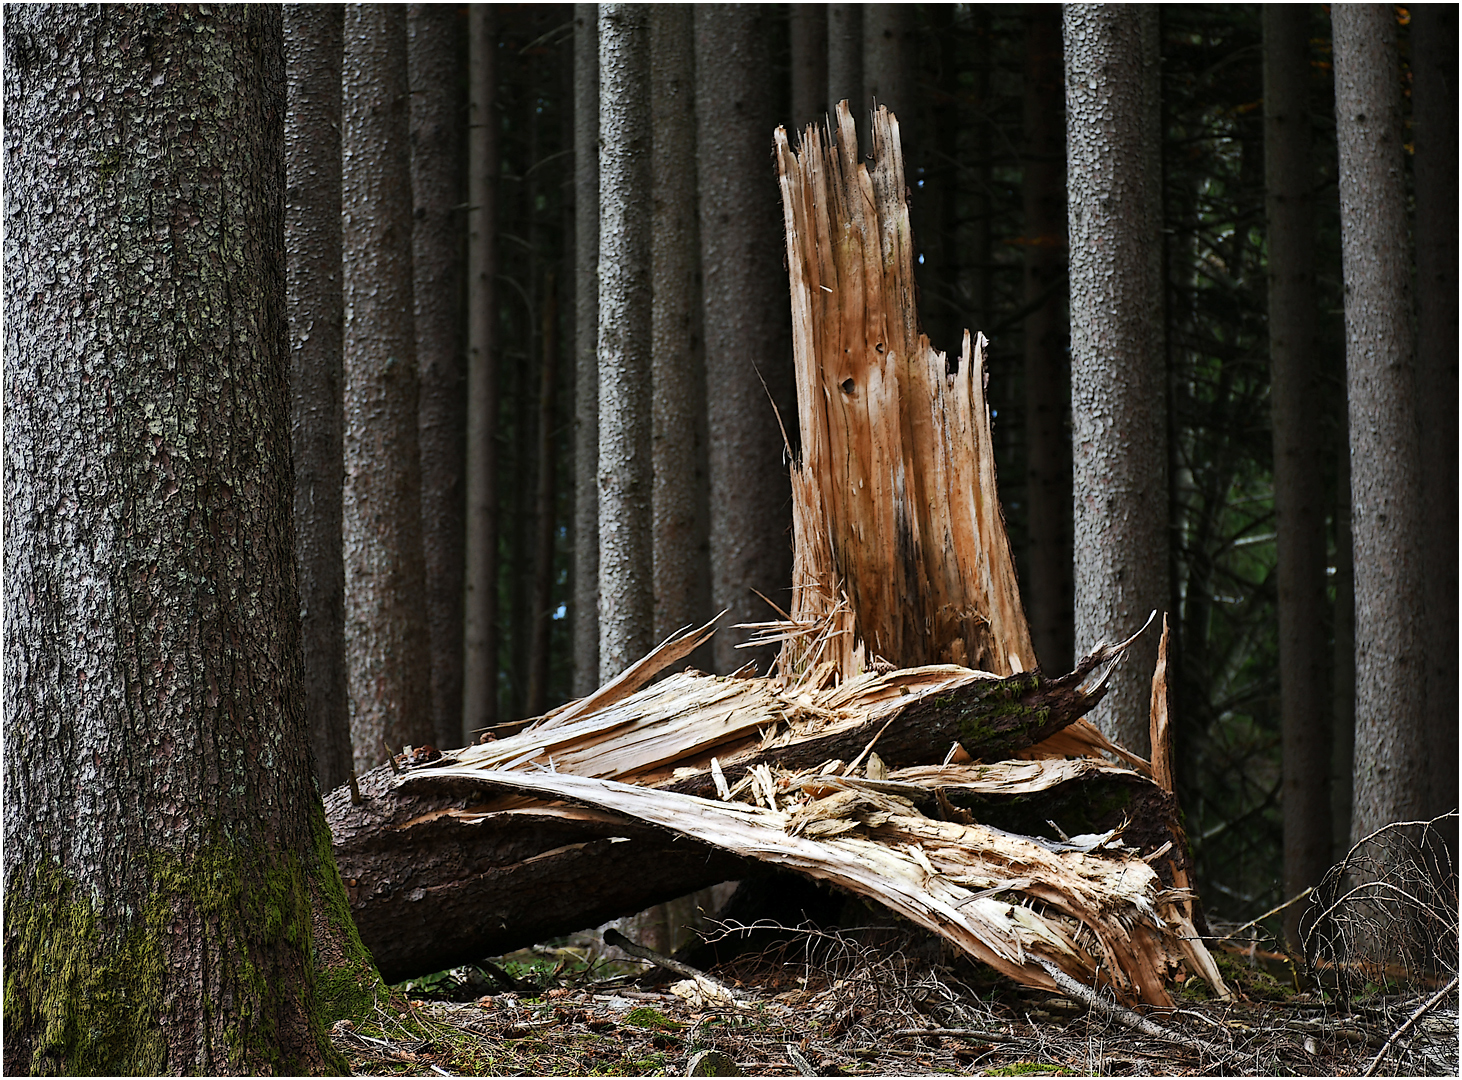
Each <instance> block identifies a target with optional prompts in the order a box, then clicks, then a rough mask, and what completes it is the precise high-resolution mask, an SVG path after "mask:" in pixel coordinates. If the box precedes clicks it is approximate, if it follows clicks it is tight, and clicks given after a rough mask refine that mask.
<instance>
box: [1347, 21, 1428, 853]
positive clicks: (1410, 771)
mask: <svg viewBox="0 0 1462 1080" xmlns="http://www.w3.org/2000/svg"><path fill="white" fill-rule="evenodd" d="M1331 20H1332V24H1333V27H1334V43H1335V122H1336V140H1337V143H1338V146H1339V152H1340V222H1341V231H1340V240H1341V255H1342V259H1343V262H1344V271H1345V337H1346V350H1345V367H1346V387H1347V390H1348V392H1349V398H1350V468H1351V472H1350V500H1351V529H1352V530H1353V533H1354V550H1355V622H1356V635H1355V637H1356V658H1355V664H1356V702H1355V792H1354V800H1355V806H1354V813H1353V814H1352V817H1351V836H1352V838H1353V839H1356V840H1358V839H1360V838H1361V837H1363V836H1366V835H1367V834H1369V833H1371V832H1373V831H1374V830H1375V829H1377V828H1379V827H1380V826H1381V825H1384V824H1386V823H1387V822H1391V821H1404V820H1408V819H1411V818H1415V817H1417V816H1418V815H1420V814H1421V813H1423V812H1424V809H1425V803H1424V800H1423V797H1422V790H1423V785H1422V784H1421V783H1419V782H1418V778H1420V777H1424V776H1425V775H1426V771H1427V754H1428V753H1431V752H1437V751H1438V750H1439V749H1440V748H1438V747H1431V748H1428V747H1427V746H1426V745H1425V743H1424V741H1423V734H1424V720H1423V718H1424V715H1425V710H1426V666H1425V655H1424V649H1423V645H1422V634H1423V632H1424V630H1425V611H1426V601H1425V593H1424V591H1423V589H1424V584H1423V581H1424V579H1423V577H1422V573H1423V566H1422V555H1423V550H1422V543H1421V534H1422V514H1421V453H1420V446H1419V444H1418V441H1417V418H1416V368H1415V357H1416V338H1415V333H1414V330H1413V328H1412V323H1411V282H1410V266H1409V262H1410V260H1409V251H1408V245H1407V237H1406V190H1405V178H1404V175H1403V169H1404V161H1405V158H1404V150H1403V149H1402V145H1401V144H1402V139H1403V129H1402V119H1401V80H1400V70H1399V66H1398V59H1397V51H1396V20H1395V17H1394V14H1393V12H1392V10H1391V8H1390V7H1388V6H1385V5H1381V4H1356V5H1338V6H1336V7H1335V8H1333V9H1332V11H1331Z"/></svg>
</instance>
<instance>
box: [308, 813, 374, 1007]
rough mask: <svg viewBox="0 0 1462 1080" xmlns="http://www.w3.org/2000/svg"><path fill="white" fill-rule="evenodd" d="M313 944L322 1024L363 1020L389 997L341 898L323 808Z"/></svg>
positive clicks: (317, 827)
mask: <svg viewBox="0 0 1462 1080" xmlns="http://www.w3.org/2000/svg"><path fill="white" fill-rule="evenodd" d="M313 829H314V841H315V851H314V855H315V860H314V865H315V876H314V879H313V880H312V882H311V885H312V886H313V889H312V892H313V895H314V898H315V901H316V902H315V906H314V918H315V923H314V931H315V933H314V938H315V941H314V944H315V949H314V951H313V954H312V957H311V958H312V961H313V964H314V968H315V996H316V1001H317V1003H318V1013H319V1016H320V1019H321V1022H322V1023H323V1024H324V1025H326V1026H328V1025H330V1024H333V1023H335V1022H336V1021H337V1020H350V1021H352V1022H354V1023H357V1024H359V1023H361V1022H362V1021H363V1020H365V1019H366V1018H367V1017H369V1016H370V1015H371V1014H372V1013H373V1012H374V1010H375V1006H376V1002H377V1001H380V1000H384V999H385V998H386V997H387V996H388V991H387V990H386V985H385V983H384V982H382V981H381V975H380V972H378V971H377V970H376V962H375V960H374V959H372V957H371V954H370V952H369V951H368V950H367V949H366V947H365V945H363V944H362V943H361V940H360V933H359V932H358V931H357V930H356V928H355V919H354V918H352V916H351V914H350V901H349V900H348V899H347V898H346V896H345V883H344V882H343V881H341V880H340V872H339V870H338V869H337V868H336V866H335V851H334V848H333V847H332V840H331V837H330V826H329V825H328V824H326V822H325V812H324V808H323V807H319V808H318V809H317V810H316V812H315V822H314V827H313Z"/></svg>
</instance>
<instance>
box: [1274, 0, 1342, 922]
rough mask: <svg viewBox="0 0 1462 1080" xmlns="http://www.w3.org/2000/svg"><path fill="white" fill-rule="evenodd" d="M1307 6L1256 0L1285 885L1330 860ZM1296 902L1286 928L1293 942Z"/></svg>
mask: <svg viewBox="0 0 1462 1080" xmlns="http://www.w3.org/2000/svg"><path fill="white" fill-rule="evenodd" d="M1309 20H1310V13H1309V10H1308V9H1307V8H1305V7H1303V6H1286V5H1281V4H1266V5H1265V6H1264V165H1265V190H1266V200H1265V201H1266V218H1267V226H1268V241H1269V361H1270V373H1271V374H1270V413H1269V415H1270V424H1271V427H1272V428H1273V433H1274V510H1275V519H1276V532H1277V534H1278V536H1277V540H1276V547H1277V549H1278V554H1279V563H1278V568H1277V573H1278V577H1279V664H1280V678H1279V687H1280V710H1281V720H1280V723H1281V730H1282V739H1283V753H1282V755H1281V756H1282V760H1283V770H1284V789H1283V799H1282V800H1281V805H1282V807H1283V811H1284V895H1285V897H1286V898H1287V897H1291V896H1295V895H1297V894H1298V893H1300V892H1302V891H1303V890H1304V889H1306V888H1308V887H1309V886H1311V885H1318V884H1319V882H1320V878H1321V877H1323V876H1324V873H1325V871H1326V870H1327V869H1329V867H1330V862H1331V860H1330V790H1329V784H1328V780H1329V770H1328V769H1322V768H1319V767H1317V766H1318V765H1319V763H1321V762H1328V761H1329V760H1330V730H1329V726H1328V725H1329V717H1328V709H1327V701H1326V698H1327V694H1326V692H1325V688H1326V679H1327V676H1328V674H1329V673H1328V663H1327V657H1326V656H1325V646H1326V641H1325V507H1324V492H1325V485H1324V475H1323V473H1322V471H1321V468H1320V455H1321V438H1320V414H1319V410H1318V409H1316V408H1315V402H1316V400H1317V399H1318V398H1319V397H1320V395H1321V392H1322V390H1323V387H1322V386H1321V384H1320V371H1319V361H1318V352H1317V349H1316V342H1315V324H1314V312H1315V284H1314V259H1313V254H1312V253H1313V250H1314V245H1315V236H1314V226H1313V223H1312V210H1311V198H1310V191H1311V189H1312V188H1313V187H1314V186H1315V180H1314V167H1313V163H1312V162H1311V160H1310V142H1311V139H1310V118H1309V83H1310V65H1309V32H1308V30H1309ZM1302 910H1303V909H1302V908H1301V907H1300V905H1295V906H1294V907H1293V908H1291V909H1290V911H1289V912H1287V913H1286V921H1285V930H1286V933H1287V934H1288V936H1289V939H1290V941H1291V943H1292V944H1297V943H1298V941H1299V917H1300V914H1301V912H1302Z"/></svg>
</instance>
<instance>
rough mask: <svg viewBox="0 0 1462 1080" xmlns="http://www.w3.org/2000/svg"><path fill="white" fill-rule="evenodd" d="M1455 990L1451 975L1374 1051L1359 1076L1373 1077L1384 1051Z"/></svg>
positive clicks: (1454, 977)
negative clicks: (1444, 984)
mask: <svg viewBox="0 0 1462 1080" xmlns="http://www.w3.org/2000/svg"><path fill="white" fill-rule="evenodd" d="M1455 989H1457V976H1455V975H1453V976H1452V981H1451V982H1449V983H1448V984H1447V985H1446V986H1444V987H1442V988H1441V989H1440V990H1438V991H1437V992H1436V993H1435V994H1433V995H1432V996H1431V997H1429V998H1427V999H1426V1000H1425V1001H1423V1002H1422V1003H1421V1005H1419V1006H1418V1007H1417V1010H1416V1011H1415V1012H1414V1013H1412V1014H1411V1015H1410V1016H1409V1017H1407V1018H1406V1023H1404V1024H1402V1025H1401V1026H1400V1027H1399V1028H1397V1029H1396V1030H1395V1031H1393V1032H1392V1033H1391V1037H1390V1038H1389V1039H1387V1040H1386V1041H1385V1043H1384V1044H1383V1045H1382V1046H1381V1049H1380V1050H1378V1051H1376V1056H1375V1057H1373V1058H1371V1063H1370V1064H1369V1065H1367V1066H1366V1071H1365V1072H1363V1073H1361V1075H1362V1076H1374V1075H1375V1072H1376V1068H1377V1066H1379V1065H1380V1064H1381V1059H1382V1058H1383V1057H1385V1056H1386V1051H1387V1050H1390V1049H1391V1047H1392V1046H1393V1045H1394V1044H1395V1042H1396V1040H1397V1039H1399V1038H1401V1036H1403V1035H1405V1034H1406V1033H1407V1032H1408V1031H1410V1030H1411V1029H1412V1028H1413V1027H1414V1026H1415V1025H1416V1022H1417V1021H1418V1020H1420V1019H1421V1018H1422V1017H1423V1016H1425V1015H1426V1014H1427V1013H1429V1012H1431V1011H1432V1010H1433V1009H1435V1008H1436V1007H1437V1005H1438V1004H1439V1003H1440V1002H1441V1000H1442V998H1444V997H1446V996H1447V995H1448V994H1450V993H1451V992H1452V991H1453V990H1455Z"/></svg>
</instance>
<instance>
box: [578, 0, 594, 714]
mask: <svg viewBox="0 0 1462 1080" xmlns="http://www.w3.org/2000/svg"><path fill="white" fill-rule="evenodd" d="M574 245H575V254H574V275H575V277H574V603H573V612H574V629H573V633H574V694H575V695H576V696H578V697H583V696H585V695H586V694H591V693H593V692H594V688H595V687H596V686H598V685H599V352H598V349H599V39H598V13H597V8H596V5H594V4H575V5H574Z"/></svg>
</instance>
